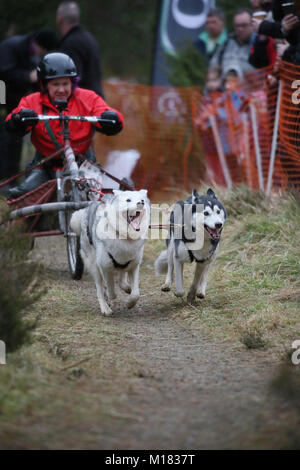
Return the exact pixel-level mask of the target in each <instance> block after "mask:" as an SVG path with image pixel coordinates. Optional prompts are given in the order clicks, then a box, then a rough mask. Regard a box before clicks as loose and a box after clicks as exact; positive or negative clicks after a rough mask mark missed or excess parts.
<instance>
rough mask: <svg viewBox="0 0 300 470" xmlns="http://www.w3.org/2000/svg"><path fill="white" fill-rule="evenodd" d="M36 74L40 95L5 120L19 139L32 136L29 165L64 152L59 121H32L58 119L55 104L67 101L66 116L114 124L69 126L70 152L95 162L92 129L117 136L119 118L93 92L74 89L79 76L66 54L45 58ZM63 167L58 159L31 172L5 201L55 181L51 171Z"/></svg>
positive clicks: (24, 100) (77, 123)
mask: <svg viewBox="0 0 300 470" xmlns="http://www.w3.org/2000/svg"><path fill="white" fill-rule="evenodd" d="M37 72H38V79H39V82H40V88H41V91H40V92H37V93H32V94H30V95H28V96H25V97H23V98H22V99H21V101H20V103H19V105H18V106H17V108H15V109H14V110H13V111H12V113H11V114H9V115H8V116H7V118H6V128H7V130H8V131H9V132H12V133H15V134H16V135H19V136H24V135H25V134H27V133H28V132H31V140H32V143H33V145H34V147H35V148H36V151H37V152H36V155H35V157H34V159H33V161H32V162H31V165H35V164H37V163H38V162H39V160H41V159H43V158H44V157H46V156H49V155H51V154H53V153H55V152H57V150H58V149H59V148H63V136H62V134H61V126H60V123H59V121H35V120H34V118H36V117H37V115H38V114H44V115H48V116H58V115H59V111H58V109H57V107H55V104H54V102H55V101H67V102H68V105H67V110H66V111H65V112H64V113H66V114H69V115H72V116H74V115H76V116H99V117H101V118H102V119H108V120H113V121H115V122H114V123H110V122H106V123H101V124H100V123H95V124H91V123H89V122H80V121H70V122H69V128H70V140H71V145H72V148H73V150H75V151H78V152H79V153H81V154H82V155H84V156H85V157H86V158H87V159H89V160H91V161H95V156H94V154H93V151H92V149H91V147H90V146H91V141H92V136H93V129H96V130H97V131H99V132H102V133H103V134H105V135H115V134H118V133H119V132H120V131H121V130H122V128H123V116H122V114H121V113H119V112H118V111H116V110H114V109H112V108H110V107H109V106H108V105H107V103H106V102H105V101H104V100H103V99H102V98H101V97H100V96H98V95H97V94H96V93H95V92H94V91H91V90H86V89H84V88H79V87H78V86H77V83H78V76H77V71H76V67H75V64H74V62H73V60H72V59H71V58H70V57H69V56H68V55H66V54H63V53H60V52H54V53H51V54H47V55H45V56H44V58H43V59H42V61H41V62H40V64H39V65H38V67H37ZM24 117H26V118H33V120H32V121H30V120H29V121H26V122H23V121H22V120H21V119H22V118H24ZM62 166H63V164H62V159H61V157H57V158H56V159H53V160H51V161H50V162H48V163H47V164H46V165H43V167H40V168H36V169H33V170H32V171H31V173H30V174H29V175H28V176H27V178H26V179H25V180H24V181H23V183H22V184H20V185H19V186H16V187H14V188H11V189H10V190H9V191H8V198H9V199H16V198H18V197H20V196H22V195H23V194H25V193H27V192H29V191H32V190H33V189H35V188H37V187H38V186H40V185H41V184H43V183H45V182H46V181H48V180H49V179H52V178H54V170H55V169H56V168H59V167H62Z"/></svg>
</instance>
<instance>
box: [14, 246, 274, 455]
mask: <svg viewBox="0 0 300 470" xmlns="http://www.w3.org/2000/svg"><path fill="white" fill-rule="evenodd" d="M35 252H36V253H37V254H39V256H42V257H43V259H44V262H45V264H46V265H47V266H48V274H47V275H48V276H49V279H50V284H51V285H52V287H53V289H54V288H56V289H57V286H60V288H62V289H63V290H65V294H63V295H65V299H63V302H64V305H66V307H68V308H69V310H70V309H71V307H70V303H71V304H72V302H73V304H72V305H73V306H76V305H77V306H78V305H79V306H78V307H77V311H76V313H73V311H71V310H70V312H67V311H65V312H61V311H60V312H59V313H57V314H56V313H53V314H51V315H50V314H49V315H48V316H47V315H45V317H44V318H43V320H42V323H41V325H40V327H39V329H38V332H37V334H41V337H42V335H43V333H45V334H50V335H51V331H52V329H53V328H54V327H55V328H57V331H59V332H61V333H60V334H61V335H62V334H63V330H64V336H63V345H64V347H68V343H70V344H72V345H73V346H75V347H76V355H73V356H72V354H71V355H70V356H69V357H68V359H67V361H65V362H64V363H62V362H61V358H54V359H53V361H54V362H53V364H56V363H55V361H57V367H66V370H65V371H64V372H63V373H62V374H61V375H60V376H59V378H58V379H56V378H55V376H54V378H52V379H51V380H54V381H55V380H56V381H57V384H56V388H55V390H56V392H55V393H57V397H59V398H60V402H59V403H58V404H54V405H53V406H54V408H52V409H51V410H50V409H48V408H47V407H48V406H49V397H47V396H46V395H45V396H44V397H39V400H38V403H37V405H36V409H31V412H30V416H22V417H20V422H22V425H21V430H22V437H21V436H20V437H19V438H18V439H17V440H16V441H15V445H16V446H17V447H19V448H24V447H25V448H28V447H35V448H85V449H221V448H223V449H224V448H247V447H258V448H259V447H264V446H266V445H268V443H269V445H271V446H272V447H274V448H278V447H280V446H281V444H282V443H281V441H280V438H279V437H278V436H277V427H278V416H279V414H280V405H279V404H278V403H276V402H275V401H274V399H273V398H272V397H271V396H270V392H269V387H268V384H269V381H270V379H271V377H272V374H273V372H274V369H275V367H276V364H274V363H273V362H272V359H271V358H270V357H269V356H268V353H267V352H264V351H261V352H251V351H247V350H243V348H242V347H241V348H232V347H231V346H230V345H228V344H220V343H216V344H215V343H214V342H213V341H212V340H208V339H206V338H205V337H203V335H201V332H199V331H193V330H192V329H191V328H190V327H189V326H187V325H186V324H185V323H184V322H183V321H182V320H181V319H180V316H179V315H178V313H179V312H180V301H179V300H178V299H175V297H174V296H173V295H172V294H163V295H161V293H160V291H159V285H160V282H161V279H155V278H154V275H153V274H152V273H153V271H151V270H152V268H151V265H150V263H148V262H146V263H145V265H144V267H143V269H142V273H141V287H142V289H141V291H142V298H141V300H140V302H139V305H138V306H137V307H135V308H134V309H133V310H131V311H128V310H126V308H125V306H124V303H123V302H121V301H117V302H116V304H115V315H114V316H113V317H111V318H103V317H98V316H97V310H98V309H97V299H96V292H95V287H94V285H93V283H92V281H91V278H90V277H89V276H87V275H85V276H84V278H83V280H82V281H80V282H79V283H76V282H75V281H71V280H70V279H69V275H68V272H67V263H66V259H65V258H66V257H65V247H64V240H62V239H55V240H54V239H52V240H51V241H49V240H38V243H37V246H36V248H35ZM54 266H55V269H54ZM151 276H152V277H151ZM156 292H157V293H156ZM67 294H68V295H69V296H67ZM51 296H52V297H51ZM49 298H51V299H52V302H53V303H54V304H55V302H56V300H55V296H54V294H51V290H50V293H48V300H47V302H49ZM70 299H71V300H70ZM60 300H61V299H60ZM80 302H81V303H80ZM87 305H88V306H89V311H88V312H86V308H87V307H86V306H87ZM57 308H59V306H58V307H57ZM72 308H73V307H72ZM58 322H59V324H58ZM57 331H56V333H55V334H56V339H57V341H58V342H59V341H60V342H62V339H61V338H59V337H58V336H59V335H58V334H57ZM57 337H58V338H57ZM41 344H42V346H43V343H41ZM39 347H40V346H39ZM89 354H90V355H91V356H92V357H91V359H90V360H87V361H86V362H83V363H81V364H80V360H81V359H82V358H83V359H84V358H85V357H87V355H89ZM76 361H77V362H78V365H77V366H76ZM72 363H74V364H75V365H74V367H69V366H68V365H69V364H71V365H72ZM52 367H53V365H52ZM68 367H69V368H68ZM41 407H42V408H43V407H44V408H43V409H44V415H43V416H44V417H45V416H46V419H44V420H43V419H42V418H41V414H42V412H41ZM38 408H39V410H38ZM26 430H27V431H28V432H27V437H26V438H25V437H24V434H25V431H26ZM266 433H267V435H266ZM262 436H264V437H263V438H262ZM276 436H277V437H276ZM12 445H13V444H12Z"/></svg>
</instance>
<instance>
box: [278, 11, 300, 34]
mask: <svg viewBox="0 0 300 470" xmlns="http://www.w3.org/2000/svg"><path fill="white" fill-rule="evenodd" d="M298 24H299V18H298V16H296V15H293V14H289V15H286V16H285V17H284V18H283V19H282V21H281V29H282V32H283V33H284V34H287V33H289V32H290V31H291V30H292V29H294V28H295V27H296V26H298Z"/></svg>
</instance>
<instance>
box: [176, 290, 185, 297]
mask: <svg viewBox="0 0 300 470" xmlns="http://www.w3.org/2000/svg"><path fill="white" fill-rule="evenodd" d="M174 294H175V295H176V297H184V290H183V291H181V290H180V291H176V292H174Z"/></svg>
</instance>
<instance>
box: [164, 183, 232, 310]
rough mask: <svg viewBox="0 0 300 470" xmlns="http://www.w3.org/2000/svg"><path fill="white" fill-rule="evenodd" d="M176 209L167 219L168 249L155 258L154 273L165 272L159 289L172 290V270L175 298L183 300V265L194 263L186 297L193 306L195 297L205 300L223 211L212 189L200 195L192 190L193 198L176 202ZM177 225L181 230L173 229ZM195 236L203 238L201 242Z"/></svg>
mask: <svg viewBox="0 0 300 470" xmlns="http://www.w3.org/2000/svg"><path fill="white" fill-rule="evenodd" d="M175 206H176V209H177V210H176V211H175V210H174V209H173V211H172V213H171V218H170V223H171V229H170V233H169V238H168V239H167V249H166V250H164V251H163V252H162V253H161V254H160V255H159V257H158V258H157V259H156V261H155V271H156V274H163V273H165V272H167V277H166V280H165V283H164V284H163V286H162V288H161V289H162V291H165V292H166V291H169V290H170V289H171V286H172V280H173V270H175V285H176V290H175V295H176V296H177V297H183V296H184V287H183V265H184V263H192V262H193V261H195V262H196V269H195V274H194V280H193V283H192V285H191V287H190V290H189V293H188V296H187V301H188V302H189V303H193V301H194V300H195V297H196V295H197V297H199V298H204V297H205V291H206V276H207V272H208V269H209V266H210V265H211V263H212V261H213V260H214V259H215V257H216V254H217V251H218V249H219V243H220V236H221V232H222V229H223V227H224V224H225V220H226V211H225V208H224V207H223V205H222V204H221V202H220V201H219V200H218V198H217V196H216V195H215V193H214V192H213V190H212V189H209V190H208V191H207V194H206V195H203V196H200V195H199V194H198V193H197V191H196V190H194V191H193V194H192V196H190V197H189V198H188V199H187V200H186V201H178V203H176V205H175ZM176 225H179V226H180V227H181V228H180V230H176ZM188 233H189V235H187V234H188ZM191 235H192V236H191ZM198 235H202V239H201V236H198ZM199 240H200V241H201V242H202V243H201V244H199ZM196 242H197V243H196ZM199 245H200V246H199Z"/></svg>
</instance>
